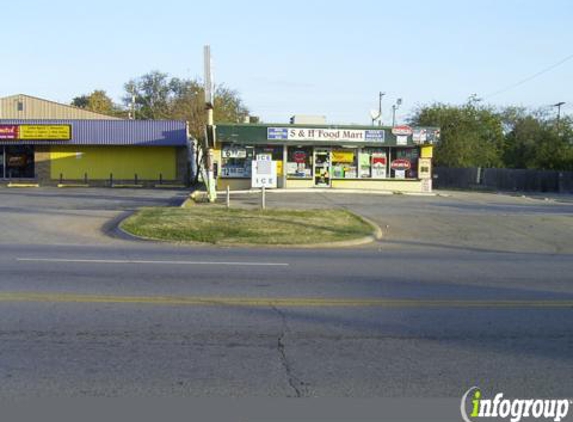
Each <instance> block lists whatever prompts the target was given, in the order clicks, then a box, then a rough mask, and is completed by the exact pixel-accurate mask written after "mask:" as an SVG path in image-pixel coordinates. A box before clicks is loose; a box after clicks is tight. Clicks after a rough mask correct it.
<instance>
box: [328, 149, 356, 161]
mask: <svg viewBox="0 0 573 422" xmlns="http://www.w3.org/2000/svg"><path fill="white" fill-rule="evenodd" d="M332 162H334V163H354V152H353V151H332Z"/></svg>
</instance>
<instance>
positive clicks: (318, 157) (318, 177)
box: [314, 148, 332, 188]
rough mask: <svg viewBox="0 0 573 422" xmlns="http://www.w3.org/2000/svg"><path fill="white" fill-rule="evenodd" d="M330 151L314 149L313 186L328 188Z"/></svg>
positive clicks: (330, 165) (330, 170)
mask: <svg viewBox="0 0 573 422" xmlns="http://www.w3.org/2000/svg"><path fill="white" fill-rule="evenodd" d="M331 167H332V164H331V158H330V149H328V148H315V149H314V186H316V187H322V188H324V187H327V188H328V187H330V174H331V172H332V169H331Z"/></svg>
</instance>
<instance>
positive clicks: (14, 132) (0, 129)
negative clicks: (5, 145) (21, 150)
mask: <svg viewBox="0 0 573 422" xmlns="http://www.w3.org/2000/svg"><path fill="white" fill-rule="evenodd" d="M0 139H18V125H0Z"/></svg>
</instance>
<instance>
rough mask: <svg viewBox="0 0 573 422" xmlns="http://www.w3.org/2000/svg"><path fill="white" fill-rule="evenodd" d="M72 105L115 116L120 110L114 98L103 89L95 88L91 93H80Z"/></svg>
mask: <svg viewBox="0 0 573 422" xmlns="http://www.w3.org/2000/svg"><path fill="white" fill-rule="evenodd" d="M72 105H73V106H75V107H79V108H83V109H86V110H90V111H93V112H95V113H101V114H107V115H109V116H114V115H116V114H117V113H118V112H120V110H119V108H118V107H117V106H116V105H115V104H114V103H113V101H112V99H111V98H110V97H109V96H108V95H107V93H106V92H105V91H103V90H97V89H96V90H95V91H93V92H92V93H91V94H89V95H80V96H79V97H75V98H74V99H73V100H72Z"/></svg>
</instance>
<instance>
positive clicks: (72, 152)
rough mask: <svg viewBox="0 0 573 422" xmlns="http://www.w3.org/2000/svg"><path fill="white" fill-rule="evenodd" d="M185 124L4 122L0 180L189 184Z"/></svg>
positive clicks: (0, 141) (1, 123) (0, 133)
mask: <svg viewBox="0 0 573 422" xmlns="http://www.w3.org/2000/svg"><path fill="white" fill-rule="evenodd" d="M188 169H189V160H188V138H187V129H186V124H185V122H180V121H141V120H139V121H138V120H0V181H3V182H4V183H8V182H14V181H18V182H19V181H23V182H29V181H34V182H36V183H39V184H44V185H50V184H52V185H56V184H60V183H63V184H65V183H85V184H89V185H95V186H97V185H104V186H105V185H109V184H121V183H124V184H137V185H142V186H149V185H156V184H163V183H165V184H186V183H187V182H188Z"/></svg>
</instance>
